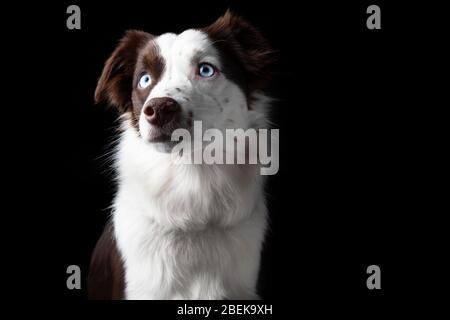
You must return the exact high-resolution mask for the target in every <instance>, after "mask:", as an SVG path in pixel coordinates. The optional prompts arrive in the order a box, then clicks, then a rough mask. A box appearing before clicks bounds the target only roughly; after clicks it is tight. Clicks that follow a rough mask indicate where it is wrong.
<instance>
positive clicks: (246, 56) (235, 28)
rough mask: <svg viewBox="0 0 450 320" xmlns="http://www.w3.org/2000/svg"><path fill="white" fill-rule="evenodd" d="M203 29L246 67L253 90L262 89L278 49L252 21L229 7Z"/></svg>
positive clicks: (270, 71) (246, 73)
mask: <svg viewBox="0 0 450 320" xmlns="http://www.w3.org/2000/svg"><path fill="white" fill-rule="evenodd" d="M202 31H204V32H206V33H207V34H208V36H209V38H210V39H211V40H212V41H213V42H214V45H215V46H217V47H219V48H220V51H225V52H226V54H228V55H231V56H232V58H233V60H235V61H236V62H237V63H238V64H239V65H240V66H241V67H242V69H243V71H244V75H245V77H246V80H247V83H248V86H249V90H250V91H253V90H259V89H262V88H263V87H264V86H265V85H266V83H267V82H268V80H270V79H271V76H272V66H273V63H274V60H275V52H274V51H273V49H272V48H271V46H270V44H269V42H268V40H267V39H266V38H265V37H264V36H263V35H262V33H261V32H260V31H259V30H258V29H256V28H255V27H254V26H253V25H252V24H251V23H250V22H248V21H246V20H245V19H243V18H242V17H240V16H238V15H236V14H234V13H232V12H231V11H230V10H227V12H226V13H225V14H224V15H223V16H222V17H220V18H219V19H217V20H216V21H215V22H214V23H213V24H211V25H210V26H208V27H206V28H203V29H202Z"/></svg>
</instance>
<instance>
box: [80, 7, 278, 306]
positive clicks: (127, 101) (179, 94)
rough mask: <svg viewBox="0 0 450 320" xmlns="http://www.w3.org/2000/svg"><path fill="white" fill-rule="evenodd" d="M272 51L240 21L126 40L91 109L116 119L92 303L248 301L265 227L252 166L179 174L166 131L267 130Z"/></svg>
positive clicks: (224, 19) (259, 181)
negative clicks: (103, 105) (112, 174)
mask: <svg viewBox="0 0 450 320" xmlns="http://www.w3.org/2000/svg"><path fill="white" fill-rule="evenodd" d="M273 53H274V51H273V50H272V48H271V47H270V45H269V43H268V41H267V39H266V38H265V37H264V36H263V35H262V34H261V32H260V31H259V30H257V29H256V28H255V27H254V26H253V25H252V24H250V23H249V22H248V21H246V20H245V19H243V18H242V17H240V16H238V15H236V14H234V13H232V12H230V11H227V12H226V13H225V14H224V15H223V16H221V17H220V18H219V19H217V20H216V21H215V22H214V23H212V24H211V25H209V26H207V27H205V28H201V29H189V30H186V31H184V32H182V33H180V34H173V33H166V34H162V35H160V36H154V35H151V34H149V33H146V32H143V31H136V30H132V31H128V32H126V34H125V35H124V37H123V38H122V39H121V40H120V42H119V44H118V46H117V47H116V49H115V50H114V52H113V53H112V55H111V56H110V58H109V59H108V60H107V61H106V63H105V65H104V69H103V71H102V74H101V76H100V78H99V80H98V84H97V88H96V91H95V101H96V102H101V101H106V102H107V103H108V104H110V105H112V106H114V107H115V108H117V110H118V112H119V113H120V120H121V133H120V139H119V143H118V146H117V152H116V156H115V169H116V171H117V183H118V191H117V194H116V196H115V200H114V203H113V206H112V208H113V210H112V219H111V221H110V222H109V223H108V224H107V226H106V227H105V230H104V232H103V234H102V236H101V237H100V239H99V241H98V242H97V245H96V247H95V249H94V253H93V255H92V259H91V265H90V271H89V275H88V294H89V298H90V299H133V300H134V299H136V300H141V299H157V300H162V299H258V298H259V296H258V293H257V289H256V284H257V279H258V272H259V265H260V255H261V250H262V245H263V241H264V235H265V231H266V229H267V216H268V213H267V209H266V204H265V195H264V184H265V178H264V176H262V175H261V174H260V173H259V171H258V165H242V164H236V165H218V164H212V165H209V164H183V163H178V162H176V161H175V160H174V158H173V157H172V156H171V152H170V151H171V150H172V149H173V147H174V142H173V141H172V140H171V135H172V133H173V132H174V130H176V129H179V128H183V129H186V130H191V129H192V123H193V121H201V122H202V125H203V130H206V129H208V128H215V129H218V130H221V131H223V130H225V129H227V128H242V129H248V128H254V129H259V128H268V127H269V120H268V115H269V111H270V109H269V108H270V106H271V101H272V100H271V99H270V98H269V97H268V96H267V95H265V94H264V91H265V89H267V85H268V83H269V82H270V79H271V74H272V72H271V69H272V67H273V62H274V55H273Z"/></svg>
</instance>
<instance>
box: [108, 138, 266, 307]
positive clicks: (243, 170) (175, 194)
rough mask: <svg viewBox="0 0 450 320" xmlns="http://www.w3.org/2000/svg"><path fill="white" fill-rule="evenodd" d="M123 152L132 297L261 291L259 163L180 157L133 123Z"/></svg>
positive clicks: (125, 251)
mask: <svg viewBox="0 0 450 320" xmlns="http://www.w3.org/2000/svg"><path fill="white" fill-rule="evenodd" d="M117 160H118V161H117V163H118V172H119V190H118V194H117V197H116V200H115V204H114V226H115V233H116V237H117V243H118V246H119V250H120V252H121V254H122V256H123V259H124V264H125V281H126V298H127V299H223V298H228V299H246V298H255V297H256V291H255V286H256V280H257V276H258V270H259V261H260V251H261V245H262V241H263V237H264V231H265V227H266V208H265V204H264V197H263V177H262V176H260V175H259V168H258V167H256V166H237V165H231V166H230V165H228V166H227V165H224V166H208V165H181V164H174V163H173V161H171V160H170V156H169V155H167V154H164V153H159V152H156V151H155V150H153V149H152V148H149V147H148V146H147V145H145V143H144V142H143V141H142V139H139V138H138V137H137V136H136V135H135V133H134V132H132V130H127V131H126V132H125V133H124V135H123V137H122V142H121V144H120V146H119V152H118V159H117Z"/></svg>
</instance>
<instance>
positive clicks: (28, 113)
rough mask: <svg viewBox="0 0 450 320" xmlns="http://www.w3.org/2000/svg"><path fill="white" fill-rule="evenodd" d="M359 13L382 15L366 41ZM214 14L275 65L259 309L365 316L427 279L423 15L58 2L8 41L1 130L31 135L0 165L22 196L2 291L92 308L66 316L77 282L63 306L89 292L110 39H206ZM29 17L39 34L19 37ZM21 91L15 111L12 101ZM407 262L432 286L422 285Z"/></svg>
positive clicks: (108, 175) (105, 183) (353, 6)
mask: <svg viewBox="0 0 450 320" xmlns="http://www.w3.org/2000/svg"><path fill="white" fill-rule="evenodd" d="M70 4H78V5H79V6H80V7H81V23H82V28H81V30H68V29H67V28H66V18H67V16H68V15H67V14H66V8H67V6H68V5H70ZM370 4H378V5H379V6H380V7H381V11H382V17H381V19H382V21H381V23H382V29H381V30H368V29H367V28H366V19H367V16H368V15H367V14H366V8H367V6H368V5H370ZM227 8H231V9H232V10H234V11H235V12H236V13H239V14H241V15H242V16H244V17H245V18H247V19H248V20H249V21H251V22H252V23H253V24H254V25H256V26H257V27H258V28H259V29H261V30H262V31H263V33H264V34H265V35H266V36H267V37H268V39H269V40H270V42H271V43H272V45H273V47H274V48H275V49H277V50H278V52H279V60H278V63H277V65H276V70H275V71H276V77H275V79H274V81H273V85H272V87H271V88H272V89H271V94H272V96H274V97H275V98H277V99H278V101H277V103H276V104H275V106H274V114H273V119H274V122H275V123H276V124H277V127H279V128H280V140H281V150H280V158H281V164H280V171H279V173H278V174H277V175H276V176H273V177H271V178H270V179H269V185H268V194H269V198H268V199H269V208H270V221H271V222H270V226H271V227H270V231H269V233H268V236H267V241H266V246H265V250H264V252H263V260H262V265H261V266H262V269H261V274H260V281H259V286H258V288H259V292H260V294H261V296H262V297H263V298H264V299H268V301H272V302H273V303H274V305H275V306H277V303H279V304H278V306H279V305H282V306H283V311H289V310H295V311H296V312H297V313H300V314H301V310H303V308H308V307H311V306H312V305H316V303H319V305H320V307H319V308H317V309H315V310H316V311H317V312H323V311H325V310H328V311H331V312H335V311H337V310H338V309H340V308H344V309H345V310H347V309H348V310H356V309H357V308H360V307H361V308H363V310H365V311H361V312H362V313H361V315H364V314H365V313H364V312H366V311H367V312H373V311H374V310H380V309H383V308H384V307H386V306H387V305H388V304H391V303H396V302H397V301H398V299H399V298H400V297H402V296H405V294H412V295H414V294H415V293H417V294H419V289H418V288H419V287H420V286H421V285H423V284H427V283H430V282H433V280H432V277H433V274H434V276H436V274H439V272H440V270H441V269H440V267H439V264H437V263H436V264H434V263H435V261H434V257H432V252H433V247H430V246H426V248H425V245H424V242H423V241H422V240H423V239H424V238H427V239H430V237H429V236H425V232H426V231H430V230H429V229H428V227H427V226H428V224H427V223H425V221H424V220H423V221H422V220H421V218H420V217H418V216H416V213H420V212H422V213H423V214H428V213H429V212H430V211H431V209H430V207H429V205H430V202H429V201H428V198H427V199H425V192H424V189H429V188H431V187H432V185H431V184H424V183H423V179H424V177H425V176H426V174H427V172H428V173H430V175H431V171H427V172H425V171H426V170H422V169H423V168H422V167H421V160H420V159H421V158H420V157H421V156H423V152H424V151H422V150H423V149H420V148H422V147H424V148H426V145H427V141H425V140H426V139H425V138H424V133H425V132H426V131H427V129H425V126H426V125H427V124H428V123H427V119H428V118H427V116H426V115H425V112H424V107H423V105H422V107H418V105H421V102H422V99H423V98H424V95H423V92H422V90H423V87H420V86H419V81H417V80H416V79H417V75H418V73H419V72H426V71H427V70H426V69H427V67H426V66H424V64H425V65H428V66H430V65H431V64H433V63H434V62H435V61H434V58H433V57H432V56H433V55H432V54H430V51H432V50H433V48H432V45H431V41H432V38H433V36H436V37H437V35H436V34H435V33H434V32H430V28H431V29H433V28H434V27H433V26H432V25H430V24H429V23H428V24H426V23H424V20H423V19H420V18H419V17H420V16H419V14H421V15H422V17H423V16H427V17H430V15H429V14H430V12H431V10H432V9H433V8H429V7H427V8H424V7H423V6H422V5H420V4H418V5H413V4H406V2H405V3H403V4H398V5H397V6H394V5H393V4H392V3H389V4H388V3H385V2H381V1H371V2H365V1H362V2H350V1H328V2H323V1H318V2H312V3H304V2H301V1H274V2H272V1H271V2H269V1H267V2H262V1H258V2H247V1H246V2H244V1H239V2H238V1H236V2H226V1H195V2H187V1H184V2H180V3H175V2H171V1H131V0H128V1H121V2H120V1H117V2H115V3H112V2H106V1H103V2H100V1H96V2H95V4H94V3H93V2H88V1H76V2H73V3H72V2H68V1H60V3H56V2H55V3H53V4H50V3H47V4H41V3H39V4H36V3H35V4H34V5H33V6H24V7H23V8H15V9H14V10H16V12H18V13H19V17H20V18H18V19H16V20H15V21H14V22H12V24H11V27H10V29H15V30H17V34H18V36H15V37H14V41H13V42H12V44H13V45H11V46H10V47H13V50H12V52H10V53H12V54H13V55H15V54H16V52H17V53H18V52H19V51H20V53H22V54H23V57H21V58H20V65H21V66H22V67H24V69H25V71H24V72H25V73H23V72H21V73H19V74H18V76H19V79H18V80H17V81H19V84H21V85H23V84H24V83H28V81H32V83H33V85H32V88H30V91H29V92H27V93H33V94H32V95H29V98H28V99H27V100H26V101H27V103H26V104H25V105H26V108H25V109H23V108H22V109H20V110H21V111H17V112H15V115H14V118H11V124H14V123H15V124H17V121H18V119H20V118H25V120H24V121H25V122H26V123H27V124H28V123H30V126H29V127H28V130H22V129H17V126H16V127H15V128H16V131H15V132H16V133H15V134H14V135H15V136H16V137H17V138H18V139H20V141H22V142H25V143H24V145H26V147H25V149H26V150H25V151H24V150H23V148H24V147H23V145H19V146H18V145H17V144H15V145H14V146H13V148H14V150H15V152H16V153H13V154H14V155H16V156H14V157H12V159H10V160H12V162H14V164H16V165H17V164H18V165H21V166H22V168H24V172H25V175H24V176H20V177H17V176H15V178H14V179H13V182H12V184H11V189H14V190H16V189H17V190H18V191H19V193H20V194H21V195H23V194H26V195H27V196H26V197H23V196H20V197H17V198H14V199H13V201H14V208H15V212H17V216H16V217H18V218H19V220H20V221H19V222H18V223H17V224H16V225H15V228H16V229H18V230H23V231H22V232H19V233H16V238H25V240H24V243H23V244H22V242H21V243H20V249H19V250H14V257H15V258H14V259H16V260H15V261H17V264H16V265H15V266H14V265H13V268H16V269H20V270H21V272H22V275H21V276H20V277H19V278H15V279H9V280H12V281H13V282H15V284H16V288H15V289H16V290H18V292H23V290H24V288H26V286H27V285H30V283H31V287H32V288H31V289H30V290H29V292H28V293H27V296H28V297H30V298H32V299H38V300H39V299H40V298H45V299H47V300H49V301H52V300H54V299H58V300H64V301H66V302H67V301H73V304H70V307H71V308H73V309H76V308H78V307H80V306H86V305H89V304H86V302H82V301H79V302H78V300H85V299H86V285H85V283H84V282H83V285H82V290H72V291H70V290H67V288H66V277H67V274H66V268H67V266H69V265H71V264H76V265H79V266H80V267H81V270H82V274H83V279H84V277H85V276H86V274H87V270H88V264H89V259H90V255H91V253H92V250H93V247H94V245H95V243H96V241H97V239H98V237H99V235H100V233H101V231H102V228H103V225H104V223H105V221H106V220H107V217H108V214H109V211H108V209H107V208H108V206H109V205H110V204H111V200H112V197H113V193H114V190H115V186H114V184H113V183H112V177H113V173H112V172H111V170H110V163H109V162H108V161H107V160H108V158H107V157H105V156H104V155H105V154H106V153H108V152H109V151H110V150H111V141H113V140H114V138H115V129H114V128H115V127H116V126H117V122H115V119H116V117H117V114H116V112H115V111H114V110H112V109H109V108H107V106H106V105H94V103H93V94H94V90H95V86H96V81H97V79H98V77H99V76H100V73H101V70H102V67H103V63H104V61H105V60H106V59H107V58H108V56H109V55H110V54H111V52H112V50H113V49H114V47H115V45H116V44H117V41H118V39H120V37H121V36H122V35H123V33H124V31H125V30H127V29H142V30H145V31H148V32H150V33H153V34H160V33H164V32H169V31H170V32H177V33H178V32H181V31H183V30H185V29H188V28H193V27H202V26H206V25H208V24H210V23H212V22H213V21H214V20H215V19H216V18H217V17H219V16H220V15H221V14H223V13H224V12H225V10H226V9H227ZM434 10H436V11H439V9H435V8H434ZM433 12H434V11H433ZM29 16H32V17H33V21H37V22H36V23H34V22H33V23H32V24H31V26H30V25H27V29H26V30H27V31H26V32H20V31H19V27H23V26H24V23H25V24H26V21H30V20H27V19H28V17H29ZM420 21H422V22H420ZM434 31H436V29H434ZM16 45H17V46H16ZM19 48H20V49H19ZM22 48H24V49H22ZM425 48H426V49H425ZM427 54H430V55H429V56H428V55H427ZM430 68H432V67H430ZM31 79H32V80H31ZM427 79H429V80H430V81H431V79H432V78H422V79H421V82H422V81H424V80H425V82H426V81H427ZM19 91H20V92H19V94H17V95H16V99H15V101H23V99H21V98H22V97H24V96H25V93H24V90H23V89H21V90H19ZM427 99H428V100H427V102H428V103H431V98H430V97H429V96H428V97H427ZM12 119H14V120H12ZM17 132H18V133H17ZM22 152H24V153H26V154H27V158H23V157H19V156H18V155H19V154H21V153H22ZM30 160H31V161H30ZM431 169H432V168H430V170H431ZM425 206H428V207H427V208H428V209H427V210H424V209H423V208H424V207H425ZM22 212H24V213H25V214H22ZM23 221H27V224H26V225H27V226H26V227H23ZM28 228H29V229H30V231H31V232H29V231H28ZM23 234H26V235H32V236H29V237H28V236H23ZM434 236H440V235H438V234H434V235H433V236H431V237H434ZM419 253H420V254H425V257H426V258H425V260H426V261H427V263H426V264H427V265H431V266H433V267H432V269H433V274H429V273H427V275H426V276H425V277H423V274H422V273H421V272H422V271H424V270H425V267H424V258H423V256H421V257H420V258H419ZM19 261H20V262H19ZM22 261H25V262H22ZM371 264H376V265H379V266H380V268H381V272H382V277H381V285H382V289H381V290H378V291H377V290H368V289H367V287H366V279H367V276H368V275H367V274H366V268H367V266H369V265H371ZM22 268H23V271H22ZM427 270H428V269H427ZM413 271H417V272H416V273H414V272H413ZM418 274H419V275H420V276H418ZM437 277H439V276H437ZM83 281H84V280H83ZM19 283H20V284H19ZM14 292H16V291H14ZM17 294H18V295H20V293H17ZM283 301H284V303H283ZM288 301H290V302H289V303H287V302H288ZM90 305H91V306H92V304H90ZM134 308H136V307H134ZM280 309H281V308H279V309H278V311H279V312H280Z"/></svg>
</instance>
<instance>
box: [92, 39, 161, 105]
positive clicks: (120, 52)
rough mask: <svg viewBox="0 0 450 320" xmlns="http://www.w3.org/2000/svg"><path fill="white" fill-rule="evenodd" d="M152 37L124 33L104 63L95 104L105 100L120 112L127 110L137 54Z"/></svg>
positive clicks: (96, 90) (96, 91)
mask: <svg viewBox="0 0 450 320" xmlns="http://www.w3.org/2000/svg"><path fill="white" fill-rule="evenodd" d="M152 37H153V36H152V35H151V34H149V33H146V32H143V31H136V30H130V31H127V32H126V34H125V36H124V37H123V38H122V39H121V40H120V42H119V45H118V46H117V48H116V49H115V50H114V52H113V54H112V55H111V57H109V59H108V60H107V61H106V62H105V66H104V68H103V72H102V75H101V76H100V79H99V80H98V83H97V88H96V89H95V102H96V103H98V102H100V101H102V100H107V101H108V102H109V103H110V104H112V105H114V106H115V107H117V108H118V109H119V111H120V112H125V111H126V110H128V109H129V107H130V106H131V94H132V86H133V75H134V69H135V66H136V61H137V58H138V52H139V49H140V48H142V46H144V45H145V44H146V43H147V42H148V41H149V40H150V39H151V38H152Z"/></svg>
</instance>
